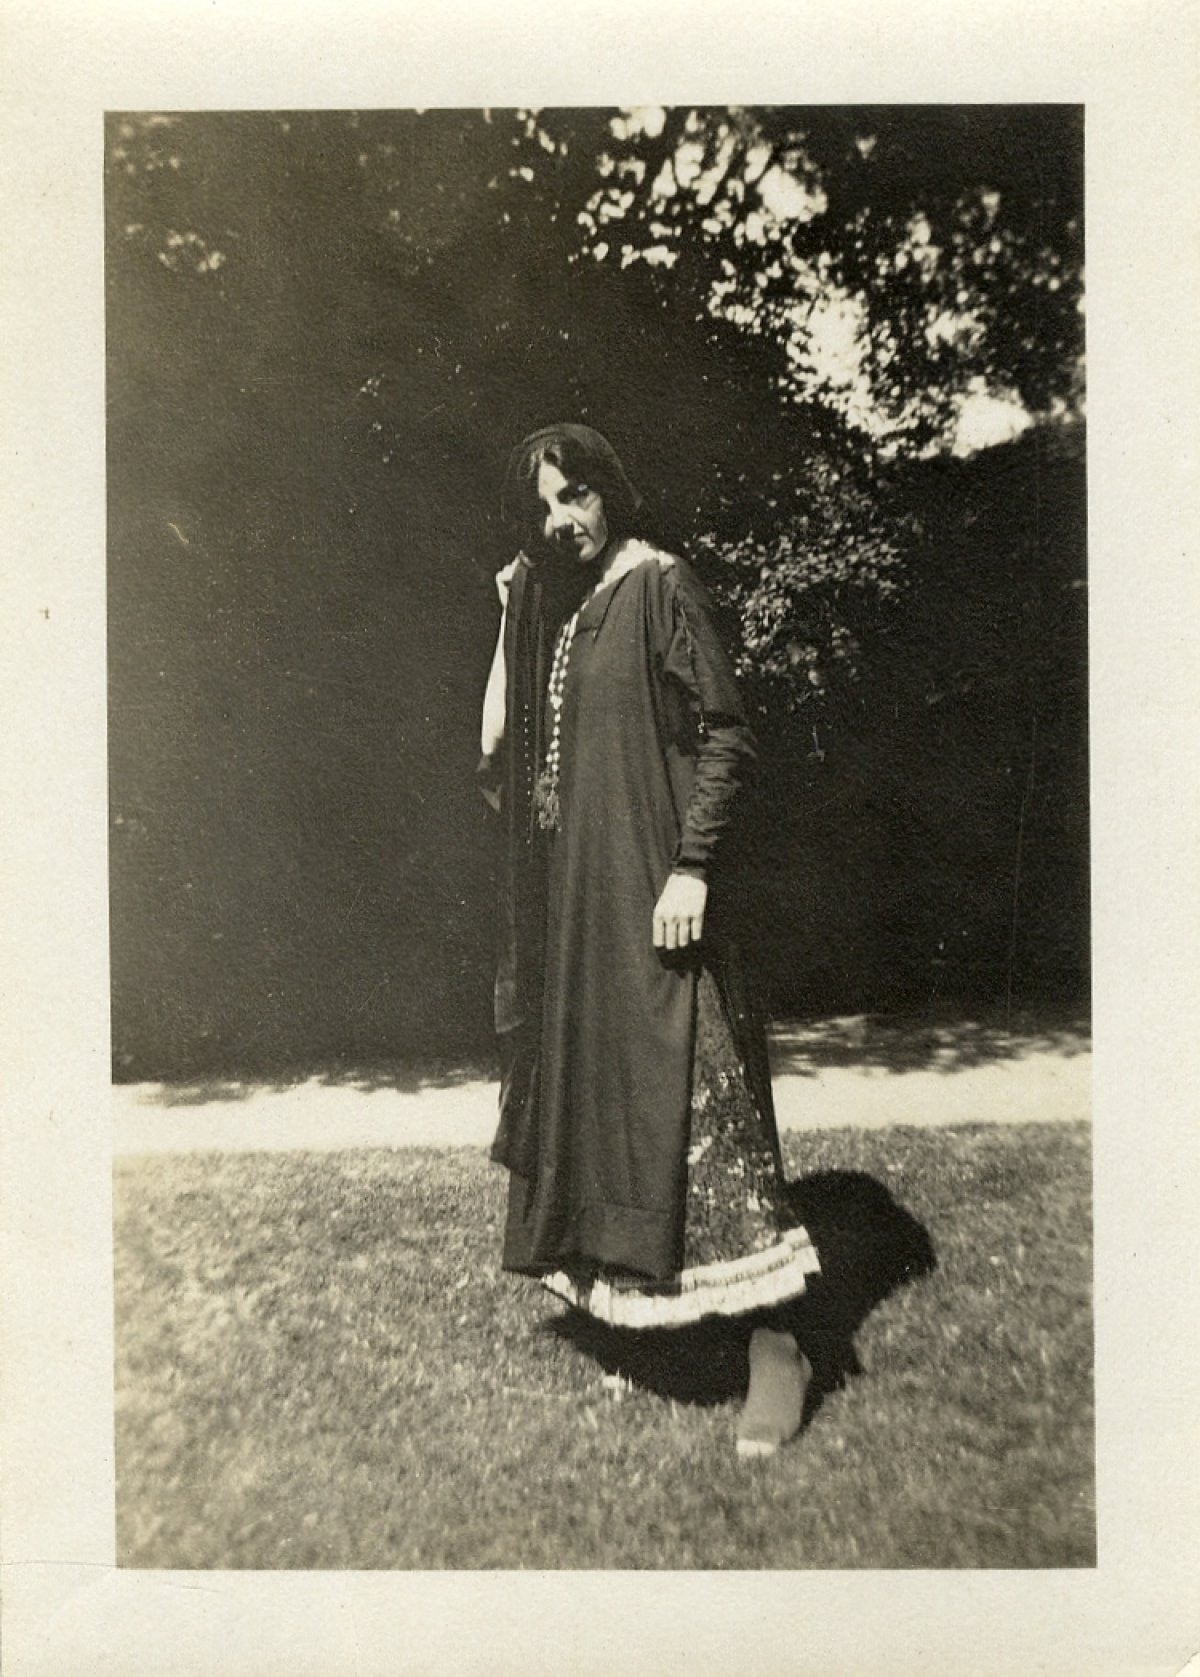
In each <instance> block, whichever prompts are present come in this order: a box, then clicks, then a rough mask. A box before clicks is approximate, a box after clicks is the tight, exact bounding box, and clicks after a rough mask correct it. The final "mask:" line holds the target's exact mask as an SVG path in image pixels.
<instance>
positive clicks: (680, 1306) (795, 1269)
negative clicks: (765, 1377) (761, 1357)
mask: <svg viewBox="0 0 1200 1677" xmlns="http://www.w3.org/2000/svg"><path fill="white" fill-rule="evenodd" d="M820 1268H821V1263H820V1259H819V1258H818V1257H817V1252H816V1248H815V1247H814V1246H813V1244H812V1241H811V1240H810V1239H809V1237H808V1233H807V1231H806V1230H804V1229H801V1228H795V1229H788V1230H786V1231H785V1232H784V1235H783V1237H782V1239H781V1240H780V1242H779V1243H778V1244H777V1245H775V1246H770V1247H768V1248H767V1250H766V1251H765V1252H753V1253H751V1254H750V1255H749V1256H747V1257H743V1258H732V1259H728V1260H726V1261H724V1262H720V1263H711V1264H704V1265H702V1266H700V1267H699V1268H696V1269H685V1270H683V1271H681V1272H680V1274H679V1275H678V1276H677V1277H676V1278H675V1279H674V1280H673V1281H669V1282H663V1283H662V1284H661V1285H657V1286H656V1285H649V1286H647V1285H639V1284H638V1283H637V1282H635V1281H624V1280H614V1279H611V1278H606V1277H605V1276H603V1275H598V1276H596V1277H595V1278H594V1279H590V1280H589V1279H580V1278H578V1277H575V1276H572V1275H569V1274H568V1273H567V1272H566V1271H565V1270H556V1271H555V1272H554V1274H552V1275H546V1276H543V1277H542V1285H543V1287H545V1288H546V1290H547V1291H548V1292H551V1293H553V1294H554V1295H555V1297H556V1298H561V1299H565V1300H566V1302H567V1303H568V1304H571V1305H574V1306H575V1308H576V1309H577V1310H583V1311H586V1313H587V1314H588V1315H589V1316H595V1317H596V1318H597V1319H598V1320H600V1321H602V1322H607V1323H608V1324H609V1325H610V1326H611V1327H618V1328H651V1327H655V1328H658V1327H661V1328H670V1327H682V1326H685V1325H686V1324H688V1323H691V1322H698V1321H699V1320H700V1319H701V1317H704V1316H740V1315H743V1314H744V1313H745V1312H746V1311H748V1310H763V1309H768V1308H769V1307H770V1306H772V1305H776V1304H783V1303H784V1302H785V1301H786V1300H787V1299H790V1298H796V1297H798V1295H799V1294H801V1293H803V1292H804V1291H805V1289H806V1287H807V1277H808V1276H809V1275H815V1274H818V1273H819V1272H820Z"/></svg>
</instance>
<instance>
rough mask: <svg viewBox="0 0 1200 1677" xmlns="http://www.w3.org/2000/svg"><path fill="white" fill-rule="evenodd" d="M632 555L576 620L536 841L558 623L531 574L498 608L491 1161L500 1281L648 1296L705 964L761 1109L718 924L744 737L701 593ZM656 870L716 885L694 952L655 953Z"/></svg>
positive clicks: (669, 1231)
mask: <svg viewBox="0 0 1200 1677" xmlns="http://www.w3.org/2000/svg"><path fill="white" fill-rule="evenodd" d="M633 556H634V557H635V558H636V559H637V560H638V562H637V563H635V564H634V565H633V567H632V568H631V569H629V570H627V571H625V572H624V574H621V575H620V576H618V578H617V580H616V581H615V582H612V583H610V584H609V585H608V586H607V587H606V588H604V589H603V590H601V591H600V592H599V593H598V594H596V595H595V596H594V597H592V598H591V599H590V600H589V601H588V602H587V603H586V604H585V606H584V607H583V610H582V612H581V613H580V616H579V618H578V622H577V624H576V628H575V633H574V639H573V642H572V647H571V654H570V661H569V664H568V669H567V679H566V689H565V699H564V709H563V717H562V742H561V761H562V767H561V776H560V785H559V796H560V803H561V828H560V830H559V831H557V832H555V833H553V834H552V835H549V836H548V835H546V834H543V833H542V832H541V831H540V830H539V829H538V826H537V822H536V818H535V815H534V811H533V803H532V787H533V782H534V778H535V776H536V773H537V770H538V768H539V766H540V764H541V762H542V760H543V758H544V753H545V747H546V731H547V719H546V706H545V692H546V685H547V677H548V671H549V659H550V652H551V647H552V644H553V639H554V635H555V633H556V631H557V629H558V627H559V624H560V622H561V620H562V617H563V616H564V614H565V613H564V608H563V606H562V603H561V600H560V601H559V602H558V603H557V604H556V602H555V600H554V597H553V590H552V588H551V586H550V584H549V582H548V581H543V580H542V579H541V578H539V576H538V575H537V574H536V573H535V572H534V571H532V570H531V569H530V568H529V567H528V566H526V565H519V566H518V567H517V571H516V574H515V575H514V577H513V582H512V588H511V592H510V597H509V604H508V618H507V624H506V629H505V658H506V670H507V693H506V714H507V726H506V746H505V762H504V764H503V765H502V782H503V808H504V812H505V818H506V845H505V854H504V860H503V866H502V879H501V891H500V900H501V926H500V961H499V968H498V974H497V983H496V1025H497V1029H498V1031H499V1032H500V1034H501V1039H502V1042H503V1044H504V1048H505V1075H504V1080H503V1085H502V1091H501V1111H500V1126H499V1131H498V1133H497V1136H496V1140H495V1143H494V1145H493V1149H492V1156H493V1158H495V1159H496V1160H497V1161H498V1162H499V1163H501V1164H503V1165H505V1166H506V1167H507V1168H508V1170H509V1172H510V1192H509V1214H508V1222H507V1229H506V1236H505V1249H504V1265H505V1267H506V1268H508V1269H513V1270H519V1271H524V1272H528V1273H534V1274H538V1273H545V1272H546V1271H548V1270H551V1269H558V1268H560V1267H562V1266H563V1265H564V1264H568V1265H575V1266H579V1265H581V1264H582V1265H584V1266H587V1265H593V1266H596V1267H604V1268H608V1269H616V1270H620V1271H626V1272H629V1273H631V1274H637V1275H644V1276H646V1277H648V1278H650V1279H651V1280H666V1279H668V1278H670V1277H671V1276H672V1275H673V1274H675V1273H676V1272H677V1271H678V1269H679V1267H680V1262H681V1257H682V1247H683V1214H684V1198H685V1188H686V1160H687V1146H688V1110H689V1096H690V1079H691V1070H692V1056H693V1047H694V1036H695V1019H696V984H697V974H698V971H699V966H700V962H701V961H703V962H704V963H705V964H706V965H707V966H709V968H710V970H712V971H713V973H714V975H715V976H716V978H717V980H718V984H719V985H720V987H721V991H722V995H723V997H724V999H725V1003H726V1006H727V1008H728V1012H729V1016H730V1019H731V1022H732V1023H733V1024H734V1028H735V1032H736V1033H737V1034H738V1035H739V1037H740V1039H741V1045H742V1048H743V1052H744V1055H745V1059H746V1063H747V1069H748V1070H749V1072H750V1074H751V1078H752V1082H753V1084H754V1087H755V1093H756V1096H757V1097H758V1098H759V1099H760V1100H761V1101H762V1102H763V1103H764V1107H765V1110H767V1111H768V1112H769V1111H770V1098H771V1097H770V1081H769V1076H768V1074H767V1070H766V1063H765V1054H764V1052H763V1049H762V1043H761V1033H758V1032H756V1031H755V1028H754V1025H753V1021H752V1019H751V1017H750V1014H749V1011H748V1009H747V1007H746V1005H745V999H744V995H743V994H742V989H741V983H740V977H739V969H738V964H737V962H736V959H735V958H734V956H733V952H732V948H731V946H730V944H729V942H728V939H727V938H726V937H724V936H723V935H722V931H721V926H720V919H721V914H720V908H721V903H720V877H719V876H720V869H719V866H718V859H719V851H720V845H721V840H722V838H723V837H724V835H725V833H726V830H727V828H728V827H729V824H730V820H731V816H732V812H733V808H734V805H735V802H736V793H737V790H738V787H739V784H740V783H741V781H742V779H743V777H744V775H745V773H746V770H747V768H748V767H749V765H750V763H751V762H752V760H753V755H754V745H753V739H752V736H751V733H750V730H749V728H748V726H747V723H746V718H745V715H744V712H743V709H742V703H741V699H740V696H739V694H738V690H737V685H736V682H735V680H734V677H733V672H732V670H731V667H730V665H729V661H728V659H727V657H726V655H725V653H724V651H723V649H722V647H721V644H720V641H719V638H718V636H717V634H716V632H715V630H714V627H713V622H712V612H711V604H710V601H709V599H708V596H707V595H706V593H705V591H704V589H703V587H702V586H701V584H700V583H699V581H698V580H697V578H696V577H695V576H694V574H693V573H692V572H691V571H690V569H689V568H688V567H687V566H686V565H685V564H684V563H683V562H682V561H681V560H678V559H674V558H671V557H669V556H667V555H665V554H661V553H658V552H657V551H656V550H654V549H652V548H650V547H648V546H646V545H645V544H641V543H639V544H637V547H636V550H635V552H634V555H633ZM672 870H678V871H685V872H692V873H696V874H699V875H701V876H703V877H706V878H708V879H709V880H710V892H711V894H710V903H709V911H708V913H707V914H706V923H705V936H704V940H703V943H702V945H701V946H700V949H699V951H695V950H691V951H688V952H681V953H674V954H667V953H666V952H663V951H659V950H656V949H655V948H654V946H653V942H652V936H651V929H652V915H653V909H654V905H655V903H656V901H657V899H658V897H659V894H660V893H661V891H662V888H663V886H664V884H665V883H666V880H667V878H668V876H669V874H670V873H671V872H672Z"/></svg>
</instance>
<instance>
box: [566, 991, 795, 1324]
mask: <svg viewBox="0 0 1200 1677" xmlns="http://www.w3.org/2000/svg"><path fill="white" fill-rule="evenodd" d="M687 1165H688V1169H687V1204H686V1210H685V1216H684V1242H683V1269H682V1270H681V1271H680V1272H679V1274H678V1275H676V1276H674V1277H673V1278H672V1279H671V1280H670V1281H663V1282H653V1283H648V1282H647V1281H646V1280H645V1279H644V1278H641V1277H637V1276H630V1275H626V1274H623V1273H621V1272H619V1271H612V1270H606V1269H603V1268H602V1269H599V1270H596V1271H592V1272H587V1273H585V1272H583V1271H577V1270H569V1271H568V1270H558V1271H556V1272H555V1273H554V1274H552V1275H547V1276H544V1277H543V1278H542V1285H543V1286H544V1287H546V1288H547V1289H548V1290H549V1291H550V1292H552V1293H553V1294H555V1296H556V1297H558V1298H562V1299H566V1301H567V1302H568V1304H572V1305H574V1306H575V1308H576V1309H578V1310H583V1311H586V1312H587V1314H588V1315H589V1316H596V1317H598V1318H599V1319H600V1320H601V1321H604V1322H608V1323H611V1324H612V1325H613V1326H614V1327H625V1328H659V1327H663V1328H665V1327H682V1326H684V1325H685V1324H687V1323H689V1322H698V1321H699V1320H700V1319H701V1317H704V1316H739V1315H742V1314H743V1313H744V1312H746V1311H748V1310H761V1309H767V1308H769V1307H771V1306H772V1305H777V1304H782V1303H784V1302H785V1301H786V1300H787V1299H791V1298H796V1297H797V1296H798V1295H799V1294H800V1293H803V1292H804V1290H805V1288H806V1285H807V1279H806V1278H807V1277H808V1276H809V1275H812V1274H814V1273H816V1272H817V1271H818V1270H819V1269H820V1267H821V1266H820V1261H819V1260H818V1257H817V1253H816V1249H815V1248H814V1246H813V1244H812V1241H811V1240H810V1239H809V1237H808V1234H807V1232H806V1230H805V1229H804V1228H802V1227H801V1226H800V1225H798V1224H797V1223H795V1221H794V1220H793V1219H792V1218H790V1217H789V1215H788V1210H787V1201H786V1198H785V1194H784V1181H783V1174H782V1171H781V1169H780V1166H779V1163H778V1154H777V1150H776V1146H775V1137H774V1133H773V1121H772V1119H771V1118H770V1117H769V1116H767V1115H765V1114H764V1113H762V1112H761V1111H760V1110H759V1106H758V1103H757V1102H756V1101H755V1099H754V1095H753V1093H752V1090H751V1088H750V1085H749V1082H748V1080H747V1077H746V1071H745V1067H744V1066H743V1064H742V1060H741V1056H740V1054H739V1053H738V1048H737V1043H736V1041H735V1039H734V1034H733V1030H732V1028H731V1026H730V1024H729V1021H728V1019H727V1018H726V1014H725V1008H724V1006H723V1004H722V1001H721V995H720V992H719V990H718V988H717V984H716V981H715V980H714V978H713V977H712V975H711V974H710V973H709V972H707V971H706V970H702V971H701V973H700V977H699V981H698V987H697V997H696V1047H695V1054H694V1059H693V1066H692V1098H691V1110H690V1132H689V1144H688V1161H687Z"/></svg>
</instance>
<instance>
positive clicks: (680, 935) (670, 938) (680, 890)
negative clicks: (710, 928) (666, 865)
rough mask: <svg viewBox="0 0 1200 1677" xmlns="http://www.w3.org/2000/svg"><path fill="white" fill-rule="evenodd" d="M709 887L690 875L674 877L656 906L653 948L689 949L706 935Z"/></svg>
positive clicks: (668, 882) (677, 874) (673, 875)
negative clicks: (705, 915)
mask: <svg viewBox="0 0 1200 1677" xmlns="http://www.w3.org/2000/svg"><path fill="white" fill-rule="evenodd" d="M707 902H708V885H707V884H706V883H705V881H704V880H703V879H697V878H696V877H695V875H694V874H690V873H673V874H671V875H670V877H669V878H668V880H667V883H666V884H665V885H664V886H663V893H662V896H661V897H660V898H659V899H658V901H657V902H656V903H655V905H654V947H655V948H656V949H686V948H687V947H688V945H689V944H691V943H699V941H700V939H701V937H702V936H703V934H704V909H705V906H706V904H707Z"/></svg>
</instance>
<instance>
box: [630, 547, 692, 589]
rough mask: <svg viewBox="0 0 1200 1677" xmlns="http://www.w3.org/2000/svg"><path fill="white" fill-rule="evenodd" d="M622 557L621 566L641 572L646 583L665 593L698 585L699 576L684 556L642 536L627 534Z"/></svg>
mask: <svg viewBox="0 0 1200 1677" xmlns="http://www.w3.org/2000/svg"><path fill="white" fill-rule="evenodd" d="M621 557H622V560H623V562H624V568H626V569H629V570H637V571H640V572H641V574H642V575H643V577H644V578H645V580H646V582H647V583H648V584H649V585H651V586H655V585H657V586H658V587H660V588H663V589H665V590H666V591H667V592H673V591H674V590H676V589H678V588H684V589H688V590H692V589H695V588H699V587H700V586H701V585H700V579H699V578H698V577H697V575H696V573H695V571H694V570H693V569H692V567H691V566H690V565H689V564H688V562H687V560H686V559H683V558H681V556H680V555H679V554H678V553H672V552H670V551H669V550H668V549H667V548H664V547H660V546H659V545H658V543H657V542H652V541H648V540H647V539H646V538H645V537H644V536H631V537H629V538H628V539H627V541H626V543H625V546H624V548H623V550H622V555H621Z"/></svg>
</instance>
